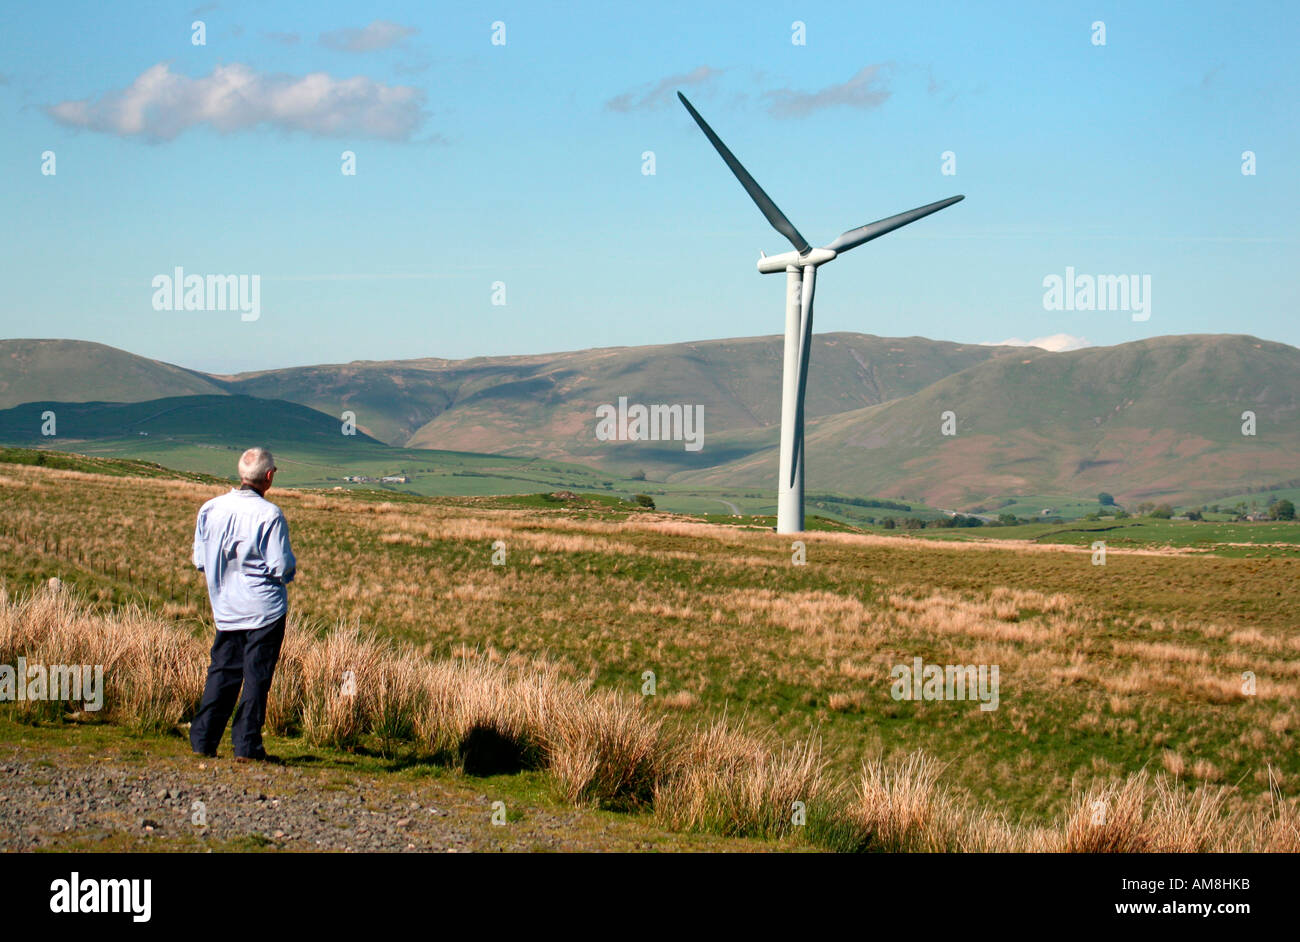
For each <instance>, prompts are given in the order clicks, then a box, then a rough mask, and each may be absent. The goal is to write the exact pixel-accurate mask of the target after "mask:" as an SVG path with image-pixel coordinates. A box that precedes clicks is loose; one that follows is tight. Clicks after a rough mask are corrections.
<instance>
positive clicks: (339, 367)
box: [0, 334, 1300, 509]
mask: <svg viewBox="0 0 1300 942" xmlns="http://www.w3.org/2000/svg"><path fill="white" fill-rule="evenodd" d="M815 340H816V346H815V348H814V350H813V352H812V357H813V362H814V368H813V370H812V373H811V379H810V387H809V391H808V413H809V423H808V454H809V470H808V487H809V489H810V490H811V491H814V492H836V493H840V494H845V495H857V496H863V497H877V498H887V499H904V500H907V501H911V502H918V503H925V504H929V505H931V506H940V507H949V508H957V509H963V508H970V507H973V506H976V505H981V504H982V505H985V506H993V505H994V504H996V502H997V501H999V500H1003V499H1005V498H1007V497H1010V496H1030V495H1034V496H1035V499H1036V497H1037V495H1044V496H1050V495H1061V496H1062V497H1065V496H1074V497H1089V498H1091V497H1092V496H1095V495H1096V494H1097V493H1098V492H1100V491H1109V492H1110V493H1112V494H1114V495H1116V497H1118V498H1120V499H1121V500H1127V501H1134V500H1144V499H1152V500H1162V501H1170V502H1175V503H1187V502H1200V501H1203V500H1215V499H1218V498H1220V497H1224V496H1227V495H1230V494H1234V493H1240V492H1247V491H1256V490H1259V489H1261V488H1267V487H1274V486H1278V485H1280V484H1282V483H1284V482H1288V481H1290V482H1294V481H1295V480H1296V479H1297V478H1300V468H1297V464H1298V463H1300V462H1297V456H1300V428H1297V424H1296V418H1297V417H1298V416H1300V350H1297V349H1296V348H1295V347H1290V346H1287V345H1285V344H1279V343H1272V342H1268V341H1263V340H1259V339H1257V338H1254V337H1248V336H1242V335H1228V334H1214V335H1179V336H1170V337H1156V338H1151V339H1147V340H1141V341H1134V342H1131V343H1127V344H1121V345H1118V346H1113V347H1091V348H1085V349H1083V350H1076V351H1071V352H1067V353H1049V352H1047V351H1044V350H1041V349H1038V348H1023V347H1022V348H1012V347H985V346H974V345H962V344H954V343H946V342H941V341H931V340H926V339H923V338H916V337H911V338H904V339H890V338H880V337H872V336H867V335H862V334H823V335H819V336H817V337H816V338H815ZM780 349H781V340H780V338H779V337H759V338H749V339H738V340H719V341H707V342H700V343H690V344H671V345H663V346H654V347H636V348H631V347H621V348H608V349H597V350H586V351H578V352H571V353H557V354H548V355H537V356H519V357H494V358H478V359H471V360H462V361H454V360H440V359H417V360H400V361H384V362H380V361H359V362H354V363H348V364H336V365H322V366H311V367H297V368H291V369H282V370H274V371H265V372H259V373H248V374H239V375H233V376H216V375H209V374H203V373H198V372H195V371H191V370H186V369H182V368H181V367H177V366H172V365H170V364H165V363H160V362H157V361H154V360H149V359H146V358H143V357H136V356H133V355H132V354H129V353H125V352H123V351H118V350H113V349H112V348H109V347H103V346H102V345H99V344H87V343H79V342H76V341H31V340H20V341H0V366H3V369H2V370H0V391H3V393H4V396H5V397H6V399H4V400H0V401H4V402H13V401H15V400H17V401H19V402H22V403H25V404H26V405H24V406H23V408H22V409H21V410H18V411H17V412H14V411H13V410H11V411H10V412H9V413H0V438H3V439H4V440H9V441H30V440H32V435H33V434H34V429H36V428H38V427H39V411H40V410H39V409H38V408H37V407H38V406H41V405H42V404H44V405H49V404H50V403H51V401H53V400H59V401H62V403H63V405H61V406H60V407H59V409H58V410H57V411H58V413H59V423H60V425H59V432H60V436H61V437H73V438H75V437H77V436H78V435H85V436H87V437H98V438H100V439H107V438H112V437H114V436H117V437H118V439H119V440H120V441H122V442H124V441H125V440H126V439H125V438H123V436H131V435H136V434H138V432H140V431H149V432H150V434H151V435H155V436H157V435H159V434H161V435H164V436H173V437H177V438H178V439H185V440H186V441H187V442H189V445H190V446H195V443H197V442H201V441H207V440H208V439H212V437H213V432H214V430H219V429H222V428H226V429H228V430H229V431H230V434H229V435H228V436H225V437H226V438H229V439H230V441H231V442H236V441H247V440H248V439H249V436H254V437H262V438H265V439H267V440H278V441H281V442H284V441H290V442H296V443H298V444H301V445H303V446H304V450H303V457H304V460H306V458H307V456H308V454H309V453H310V455H312V456H316V457H320V456H324V457H325V458H328V461H329V465H330V467H331V468H334V469H338V468H344V469H346V468H347V467H348V466H349V464H355V463H356V462H357V461H358V460H360V457H359V456H361V455H362V454H363V453H364V460H365V462H367V464H366V467H367V469H369V468H380V467H388V466H390V465H391V464H392V463H393V462H394V461H395V460H398V459H399V458H400V460H402V461H406V462H409V461H412V460H416V456H418V455H420V454H429V452H428V451H426V450H427V449H436V450H441V451H443V452H456V453H459V454H471V453H475V454H478V455H480V456H482V455H485V454H491V455H497V456H500V457H501V459H502V460H505V459H512V460H516V461H518V460H527V459H531V460H533V461H539V460H540V461H544V462H553V463H556V471H555V472H554V473H556V474H561V473H562V474H563V475H566V476H567V477H566V478H565V479H566V480H570V481H573V482H574V483H576V482H578V481H579V480H585V479H588V478H591V479H595V478H596V477H597V476H603V477H606V478H621V479H623V480H624V481H626V479H628V478H632V479H638V478H640V477H641V475H642V473H644V474H645V475H646V476H648V478H649V479H650V480H651V481H659V482H663V485H664V487H666V488H667V489H668V491H691V492H695V493H698V494H705V493H707V494H708V495H709V500H711V501H712V502H713V503H714V504H715V505H716V504H718V500H717V498H718V497H719V496H721V497H722V498H725V499H724V500H723V501H722V502H721V503H723V504H725V503H727V499H733V498H735V497H736V496H737V495H736V494H735V493H734V491H735V490H736V489H737V488H743V489H746V490H750V491H753V492H761V493H763V494H768V493H769V492H770V491H772V490H773V481H774V478H775V475H776V446H777V433H778V430H777V420H778V414H779V408H780V390H779V383H780ZM51 390H57V393H56V394H55V395H49V393H50V391H51ZM157 393H162V395H154V394H157ZM620 396H626V397H627V398H628V400H629V401H630V402H641V403H684V404H702V405H703V407H704V415H705V422H704V443H705V444H704V448H703V449H702V450H700V451H687V450H685V449H684V448H683V445H682V443H681V442H621V443H619V442H601V441H598V440H596V438H595V434H594V430H595V409H596V406H598V405H600V404H602V403H614V402H617V400H618V398H619V397H620ZM110 397H116V399H115V400H114V401H115V402H116V403H117V404H116V405H114V404H112V403H109V402H106V401H105V400H108V399H109V398H110ZM78 399H80V400H94V401H92V402H88V403H86V404H85V407H84V408H76V407H73V405H72V404H71V403H72V402H73V401H75V400H78ZM144 399H147V400H148V401H147V402H143V403H140V402H137V403H136V404H135V405H130V403H131V402H132V401H133V400H144ZM124 403H125V404H124ZM33 410H35V411H33ZM345 410H351V411H353V412H355V414H356V422H357V427H358V429H359V431H360V432H361V433H362V434H361V435H360V436H359V437H358V438H356V439H353V440H351V441H349V440H347V439H345V438H344V437H343V436H340V435H339V420H340V415H341V413H342V412H344V411H345ZM1247 410H1251V411H1253V412H1254V413H1255V415H1256V417H1257V423H1258V433H1257V434H1256V435H1255V436H1250V437H1248V436H1243V435H1242V434H1241V425H1242V418H1241V416H1242V413H1243V412H1245V411H1247ZM948 411H951V412H953V413H954V415H955V421H956V434H955V435H952V436H947V435H943V434H942V433H941V429H940V423H941V418H940V417H941V415H942V414H943V413H945V412H948ZM146 426H147V427H146ZM366 433H368V435H369V436H370V437H369V438H368V437H366ZM205 435H206V436H207V438H206V439H205V438H204V436H205ZM222 440H223V441H224V440H225V439H224V438H223V439H222ZM158 441H159V439H158V438H156V437H155V438H154V439H152V440H151V442H150V448H148V449H143V448H142V447H135V446H132V447H131V448H130V449H129V451H130V453H131V454H134V455H135V456H137V457H148V458H150V459H152V460H164V457H163V456H162V455H161V454H160V453H159V451H158V449H157V448H155V447H152V446H153V445H154V444H155V443H157V442H158ZM114 447H117V446H114ZM123 447H125V446H123ZM195 447H197V446H195ZM386 448H388V449H392V451H391V452H389V451H386V450H385V449H386ZM312 460H315V458H313V459H312ZM574 463H577V464H580V465H586V466H588V467H587V468H586V469H579V468H576V467H574ZM189 464H193V462H192V461H190V462H189V463H188V464H187V466H189ZM560 464H565V465H566V467H565V470H563V472H561V471H560V470H559V465H560ZM591 466H595V467H597V468H599V469H600V470H599V471H598V472H595V473H594V474H593V472H592V471H591V469H590V468H591ZM504 467H505V466H504V465H503V468H504ZM196 469H198V470H207V468H206V466H203V467H197V466H196ZM497 470H500V469H497ZM322 473H323V472H322ZM366 473H369V471H367V472H366ZM494 473H496V472H495V471H494ZM503 473H507V474H510V475H513V474H514V473H516V472H515V471H513V470H508V471H506V472H503ZM531 473H532V472H531V471H530V472H529V474H530V475H531ZM547 473H548V474H551V473H552V472H547ZM439 486H440V487H441V486H442V485H441V484H440V485H439ZM631 486H633V487H634V486H636V485H635V484H632V485H631ZM728 491H729V492H732V493H722V492H728ZM753 496H757V493H755V494H754V495H753Z"/></svg>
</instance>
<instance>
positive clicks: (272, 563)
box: [264, 514, 298, 585]
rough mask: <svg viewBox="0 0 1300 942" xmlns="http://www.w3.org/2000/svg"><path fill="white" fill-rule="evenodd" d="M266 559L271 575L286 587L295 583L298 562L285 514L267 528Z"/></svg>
mask: <svg viewBox="0 0 1300 942" xmlns="http://www.w3.org/2000/svg"><path fill="white" fill-rule="evenodd" d="M264 558H265V560H266V568H267V570H268V571H270V573H271V575H273V576H275V578H277V579H279V580H280V581H281V582H283V583H284V584H285V585H288V584H289V583H290V582H293V577H294V574H295V573H296V572H297V570H298V560H296V559H295V558H294V555H293V550H292V549H291V548H290V546H289V523H288V521H287V520H285V519H284V514H280V515H279V516H278V517H276V518H275V519H274V520H272V521H271V525H270V526H269V527H268V528H267V531H266V551H265V554H264Z"/></svg>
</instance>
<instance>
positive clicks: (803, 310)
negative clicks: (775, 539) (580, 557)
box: [677, 92, 965, 533]
mask: <svg viewBox="0 0 1300 942" xmlns="http://www.w3.org/2000/svg"><path fill="white" fill-rule="evenodd" d="M677 97H678V98H680V99H681V100H682V104H683V105H685V106H686V110H687V111H689V112H690V113H691V117H692V118H694V119H695V123H696V124H698V125H699V126H700V130H701V131H703V132H704V136H705V137H707V138H708V139H709V142H710V143H711V144H712V145H713V146H714V148H716V149H717V151H718V153H719V154H720V155H721V156H722V159H723V160H724V161H726V164H727V166H728V167H730V168H731V172H732V173H734V174H735V175H736V179H737V180H739V181H740V185H741V186H743V187H744V188H745V192H746V193H748V194H749V197H750V199H752V200H753V201H754V202H755V203H757V204H758V208H759V209H760V210H762V212H763V215H764V216H766V217H767V221H768V222H770V223H771V224H772V228H774V229H775V230H776V231H777V232H779V233H781V235H783V236H785V237H786V238H787V239H789V240H790V244H791V245H793V246H794V251H793V252H783V253H782V254H780V255H762V256H761V257H760V258H759V260H758V270H759V271H760V272H762V273H763V274H765V275H768V274H772V273H774V272H782V271H783V272H785V365H784V369H783V371H782V374H781V480H780V485H779V487H778V489H777V504H776V532H777V533H799V532H801V531H802V530H803V479H804V448H803V425H804V423H803V400H804V393H805V392H806V391H807V388H808V353H809V350H810V348H811V346H812V315H813V288H814V285H815V283H816V277H817V266H818V265H825V264H826V263H827V262H829V261H830V260H831V259H833V258H835V256H837V255H841V254H843V253H844V252H847V251H848V250H849V249H852V248H857V247H858V246H859V245H861V244H862V243H864V242H870V241H871V240H872V239H875V238H878V237H879V236H882V235H884V234H885V233H886V232H893V231H894V230H895V229H898V228H899V227H901V226H905V225H907V224H908V223H909V222H915V221H916V220H918V219H920V218H921V217H922V216H928V215H930V214H931V213H935V212H938V211H939V210H941V209H943V208H944V207H945V206H951V205H952V204H953V203H956V202H957V201H958V200H961V199H964V198H965V197H962V196H951V197H949V198H948V199H946V200H939V202H937V203H930V204H929V205H927V206H918V207H917V208H916V209H911V210H908V211H907V212H905V213H899V214H898V215H897V216H890V217H889V218H888V219H881V220H880V221H878V222H872V223H868V224H867V225H865V226H859V227H858V228H857V229H850V230H849V231H848V232H846V233H844V234H843V235H842V236H840V237H839V238H838V239H836V240H835V241H834V242H832V243H831V244H830V245H827V246H824V247H823V248H820V249H815V248H813V247H812V246H811V245H809V244H808V240H807V239H805V238H804V237H803V236H801V235H800V234H799V230H798V229H796V228H795V227H794V225H793V224H792V223H791V222H790V220H789V219H787V218H786V216H785V214H784V213H783V212H781V210H779V209H777V207H776V204H775V203H773V202H772V199H771V197H769V196H768V195H767V194H766V193H764V192H763V188H762V187H760V186H759V185H758V184H757V183H756V182H755V181H754V178H753V177H751V176H750V175H749V172H748V171H747V170H746V169H745V168H744V167H742V166H741V165H740V161H739V160H737V159H736V156H735V155H734V154H733V153H732V152H731V151H729V150H728V149H727V145H726V144H724V143H722V141H721V139H719V137H718V135H716V134H714V133H713V128H711V127H709V125H708V124H707V123H706V122H705V120H704V119H703V118H701V117H700V113H699V112H698V111H696V110H695V108H693V107H692V106H691V103H690V102H689V101H687V100H686V96H685V95H683V94H682V93H681V92H678V93H677ZM760 254H761V253H760Z"/></svg>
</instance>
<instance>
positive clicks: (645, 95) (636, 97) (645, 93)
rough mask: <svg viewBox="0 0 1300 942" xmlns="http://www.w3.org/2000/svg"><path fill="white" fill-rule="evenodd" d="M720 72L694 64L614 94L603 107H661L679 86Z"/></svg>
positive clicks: (715, 76)
mask: <svg viewBox="0 0 1300 942" xmlns="http://www.w3.org/2000/svg"><path fill="white" fill-rule="evenodd" d="M721 74H722V70H721V69H713V68H710V67H709V66H707V65H700V66H696V67H695V68H693V69H691V71H689V72H683V73H682V74H680V75H670V76H668V77H667V78H662V79H660V80H659V81H657V82H650V83H648V84H646V85H642V86H641V87H640V88H639V89H637V90H635V91H631V92H624V93H623V94H621V95H615V96H614V97H613V98H611V99H610V100H609V101H607V102H605V107H606V108H608V109H609V110H610V111H623V112H628V111H648V110H651V109H654V108H662V107H663V106H664V105H666V104H668V103H669V102H671V101H672V100H673V93H674V92H675V91H676V90H677V89H678V88H679V87H681V86H683V85H702V84H704V83H706V82H709V81H711V80H712V79H714V78H717V77H718V76H719V75H721Z"/></svg>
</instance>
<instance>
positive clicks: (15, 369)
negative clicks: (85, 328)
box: [0, 340, 229, 409]
mask: <svg viewBox="0 0 1300 942" xmlns="http://www.w3.org/2000/svg"><path fill="white" fill-rule="evenodd" d="M228 391H229V390H227V389H226V388H225V387H224V386H223V385H222V384H221V383H219V382H218V381H216V380H214V379H213V378H212V377H210V376H208V375H206V374H204V373H199V372H197V371H195V370H187V369H185V368H184V367H180V366H173V365H172V364H170V363H163V362H161V361H159V360H150V359H149V358H148V357H141V356H136V355H135V354H133V353H127V352H126V351H125V350H118V349H117V348H116V347H109V346H105V345H104V344H102V343H91V342H89V341H85V340H0V409H8V408H10V407H12V406H17V405H21V404H22V403H24V402H39V401H43V400H45V401H58V402H92V401H96V400H98V401H100V402H140V401H143V400H146V399H162V398H164V397H166V396H196V395H222V394H225V393H227V392H228Z"/></svg>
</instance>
